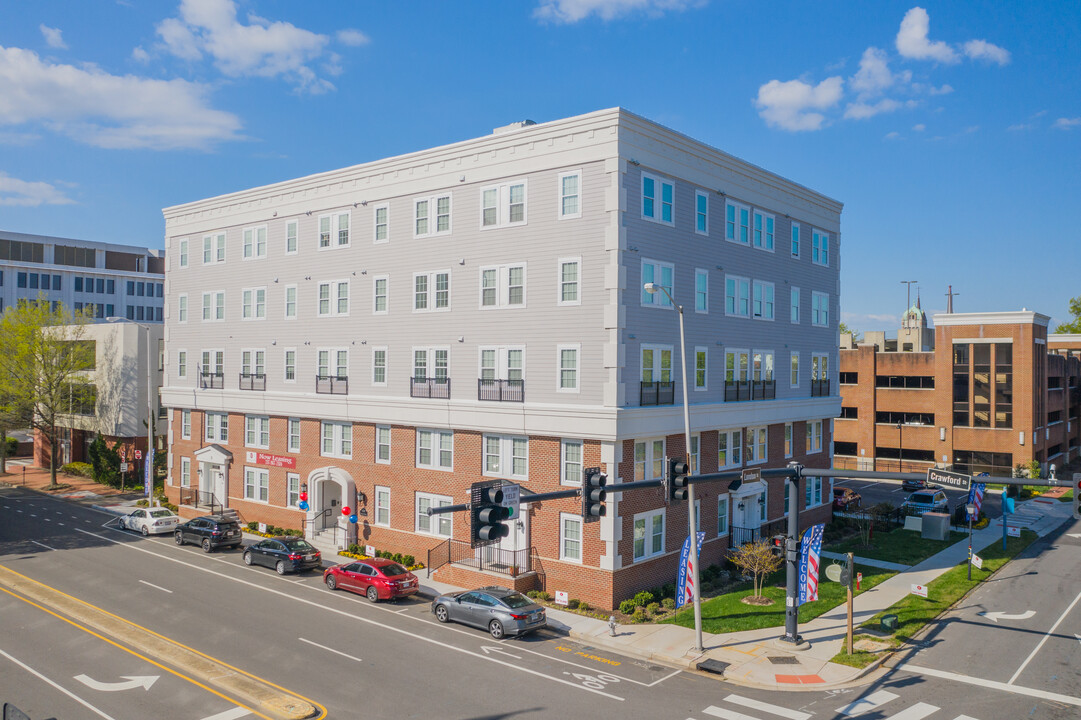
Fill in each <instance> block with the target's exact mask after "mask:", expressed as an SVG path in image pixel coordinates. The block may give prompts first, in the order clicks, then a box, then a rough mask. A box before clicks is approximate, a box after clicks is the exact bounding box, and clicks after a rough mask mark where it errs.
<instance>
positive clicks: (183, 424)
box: [180, 410, 191, 440]
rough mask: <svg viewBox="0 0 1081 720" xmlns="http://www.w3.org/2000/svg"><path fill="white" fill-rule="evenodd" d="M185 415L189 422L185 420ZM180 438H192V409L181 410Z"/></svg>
mask: <svg viewBox="0 0 1081 720" xmlns="http://www.w3.org/2000/svg"><path fill="white" fill-rule="evenodd" d="M185 417H186V418H187V422H185V420H184V418H185ZM185 428H186V429H187V432H184V430H185ZM180 439H181V440H191V410H181V411H180Z"/></svg>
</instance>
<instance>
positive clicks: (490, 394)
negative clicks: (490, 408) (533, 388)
mask: <svg viewBox="0 0 1081 720" xmlns="http://www.w3.org/2000/svg"><path fill="white" fill-rule="evenodd" d="M477 399H478V400H496V401H500V402H525V380H485V379H483V378H480V379H478V380H477Z"/></svg>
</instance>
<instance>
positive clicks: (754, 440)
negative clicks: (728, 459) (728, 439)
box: [744, 425, 769, 465]
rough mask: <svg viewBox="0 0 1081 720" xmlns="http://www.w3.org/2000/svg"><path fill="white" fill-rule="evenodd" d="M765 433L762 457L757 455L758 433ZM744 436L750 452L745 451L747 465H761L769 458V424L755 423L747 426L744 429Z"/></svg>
mask: <svg viewBox="0 0 1081 720" xmlns="http://www.w3.org/2000/svg"><path fill="white" fill-rule="evenodd" d="M760 434H761V435H765V438H766V442H765V446H766V449H765V452H764V454H763V456H762V457H758V446H759V435H760ZM744 438H745V439H746V440H747V449H748V450H750V452H748V453H747V458H746V460H747V464H748V465H762V464H764V463H766V462H767V461H768V460H769V426H767V425H757V426H754V427H749V428H747V429H746V430H745V431H744Z"/></svg>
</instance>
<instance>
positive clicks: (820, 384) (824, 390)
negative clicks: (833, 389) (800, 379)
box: [811, 380, 830, 397]
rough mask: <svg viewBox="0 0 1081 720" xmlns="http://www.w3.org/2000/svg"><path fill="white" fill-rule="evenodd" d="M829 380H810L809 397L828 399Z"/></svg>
mask: <svg viewBox="0 0 1081 720" xmlns="http://www.w3.org/2000/svg"><path fill="white" fill-rule="evenodd" d="M829 395H830V381H829V380H811V397H829Z"/></svg>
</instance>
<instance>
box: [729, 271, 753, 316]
mask: <svg viewBox="0 0 1081 720" xmlns="http://www.w3.org/2000/svg"><path fill="white" fill-rule="evenodd" d="M724 314H725V315H735V316H737V317H750V316H751V280H750V278H745V277H739V276H736V275H725V276H724Z"/></svg>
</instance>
